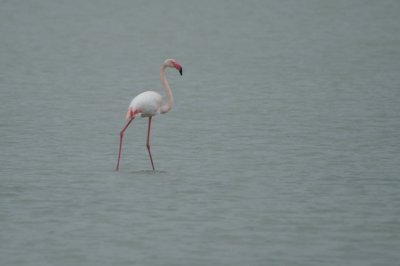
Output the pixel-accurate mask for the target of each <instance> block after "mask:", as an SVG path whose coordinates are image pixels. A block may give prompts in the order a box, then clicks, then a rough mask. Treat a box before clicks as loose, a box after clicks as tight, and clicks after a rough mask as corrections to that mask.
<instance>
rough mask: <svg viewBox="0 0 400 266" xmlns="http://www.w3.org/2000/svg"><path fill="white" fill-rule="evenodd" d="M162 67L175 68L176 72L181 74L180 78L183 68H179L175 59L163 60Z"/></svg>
mask: <svg viewBox="0 0 400 266" xmlns="http://www.w3.org/2000/svg"><path fill="white" fill-rule="evenodd" d="M164 66H165V67H171V68H176V70H178V71H179V74H181V76H182V70H183V68H182V66H181V65H180V64H179V63H178V62H176V60H175V59H167V60H165V62H164Z"/></svg>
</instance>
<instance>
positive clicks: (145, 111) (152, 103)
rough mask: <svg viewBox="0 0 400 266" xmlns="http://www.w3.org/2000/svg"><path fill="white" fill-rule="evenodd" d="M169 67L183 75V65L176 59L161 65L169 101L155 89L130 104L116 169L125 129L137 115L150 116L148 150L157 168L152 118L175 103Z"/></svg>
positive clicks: (162, 80)
mask: <svg viewBox="0 0 400 266" xmlns="http://www.w3.org/2000/svg"><path fill="white" fill-rule="evenodd" d="M167 67H170V68H176V69H177V70H178V71H179V73H180V74H181V76H182V66H181V65H180V64H179V63H178V62H176V60H174V59H167V60H165V61H164V63H163V64H162V65H161V67H160V79H161V82H162V85H163V87H164V90H165V94H166V95H167V101H166V102H165V103H163V102H162V97H161V95H160V94H159V93H158V92H155V91H145V92H142V93H141V94H139V95H137V96H136V97H135V98H133V100H132V102H131V104H130V105H129V108H128V112H127V113H126V116H125V118H126V121H127V123H126V125H125V126H124V127H123V128H122V130H121V132H120V134H119V135H120V139H119V152H118V162H117V167H116V168H115V170H116V171H118V170H119V161H120V159H121V150H122V139H123V137H124V133H125V130H126V129H127V128H128V126H129V125H130V124H131V122H132V121H133V119H135V117H136V116H137V115H138V116H141V117H148V118H149V124H148V126H147V141H146V147H147V151H148V152H149V157H150V162H151V167H152V168H153V171H154V170H155V168H154V163H153V156H152V155H151V150H150V127H151V118H152V117H153V116H155V115H157V114H160V113H161V114H165V113H167V112H168V111H169V110H171V108H172V105H173V103H174V98H173V97H172V92H171V89H170V87H169V85H168V82H167V79H166V78H165V69H166V68H167Z"/></svg>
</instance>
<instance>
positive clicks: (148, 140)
mask: <svg viewBox="0 0 400 266" xmlns="http://www.w3.org/2000/svg"><path fill="white" fill-rule="evenodd" d="M151 118H152V117H151V116H149V125H148V127H147V141H146V147H147V151H148V152H149V156H150V162H151V167H153V171H155V169H154V163H153V156H151V150H150V127H151Z"/></svg>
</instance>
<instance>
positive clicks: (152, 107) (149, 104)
mask: <svg viewBox="0 0 400 266" xmlns="http://www.w3.org/2000/svg"><path fill="white" fill-rule="evenodd" d="M161 105H162V97H161V95H160V94H159V93H158V92H155V91H145V92H142V93H141V94H139V95H138V96H136V97H135V98H133V100H132V102H131V104H130V105H129V112H130V110H137V113H136V114H137V115H139V116H141V117H149V116H155V115H157V114H159V113H160V112H161V110H160V109H161ZM127 115H128V114H127ZM126 119H129V116H128V117H126Z"/></svg>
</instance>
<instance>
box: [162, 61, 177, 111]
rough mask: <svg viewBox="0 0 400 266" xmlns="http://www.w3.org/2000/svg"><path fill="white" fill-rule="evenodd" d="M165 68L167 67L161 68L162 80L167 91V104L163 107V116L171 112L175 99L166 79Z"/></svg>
mask: <svg viewBox="0 0 400 266" xmlns="http://www.w3.org/2000/svg"><path fill="white" fill-rule="evenodd" d="M165 68H166V66H165V65H162V66H161V68H160V79H161V82H162V85H163V88H164V90H165V94H166V95H167V102H166V103H164V104H163V105H162V106H161V113H162V114H164V113H166V112H168V111H169V110H171V108H172V105H173V104H174V97H173V96H172V92H171V88H170V87H169V85H168V81H167V78H166V77H165Z"/></svg>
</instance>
